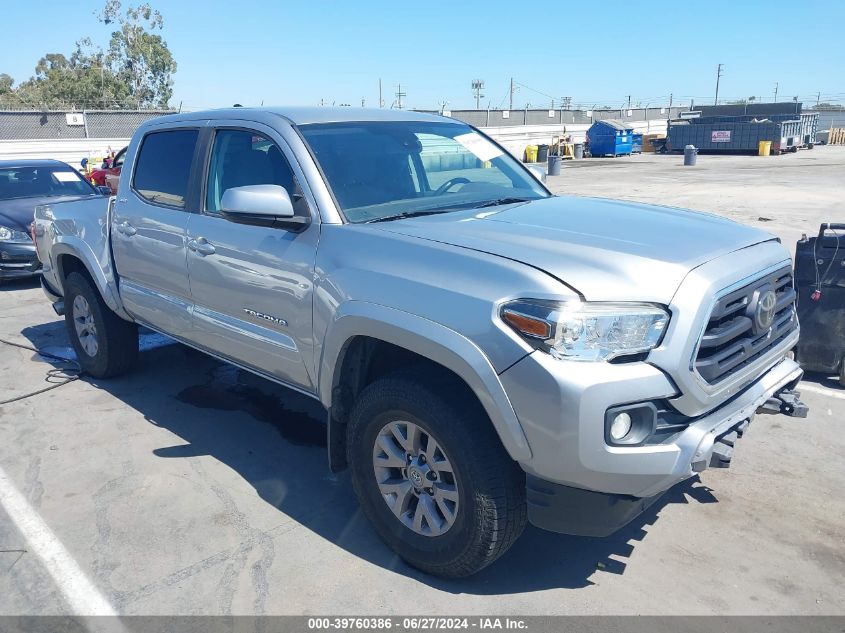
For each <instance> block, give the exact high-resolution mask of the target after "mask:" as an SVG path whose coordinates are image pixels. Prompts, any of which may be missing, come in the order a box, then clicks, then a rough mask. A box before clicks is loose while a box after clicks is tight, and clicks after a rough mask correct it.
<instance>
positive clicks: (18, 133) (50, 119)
mask: <svg viewBox="0 0 845 633" xmlns="http://www.w3.org/2000/svg"><path fill="white" fill-rule="evenodd" d="M165 114H174V111H172V110H89V111H83V112H73V111H69V110H67V111H66V110H62V111H55V110H50V111H42V112H38V111H32V110H30V111H20V110H18V111H8V110H7V111H0V141H15V140H46V139H50V140H53V139H55V140H61V139H112V138H130V137H131V136H132V134H133V133H134V132H135V130H136V128H137V127H138V126H139V125H141V124H142V123H144V122H145V121H148V120H149V119H153V118H155V117H159V116H162V115H165Z"/></svg>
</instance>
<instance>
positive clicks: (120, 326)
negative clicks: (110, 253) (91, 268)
mask: <svg viewBox="0 0 845 633" xmlns="http://www.w3.org/2000/svg"><path fill="white" fill-rule="evenodd" d="M64 286H65V325H66V326H67V332H68V337H69V338H70V342H71V345H73V349H74V351H75V352H76V358H77V360H78V361H79V364H80V365H81V366H82V370H83V372H84V373H85V374H87V375H89V376H93V377H94V378H111V377H112V376H118V375H120V374H123V373H125V372H127V371H129V370H130V369H131V368H132V367H133V366H134V365H135V363H136V361H137V360H138V326H137V325H136V324H134V323H130V322H129V321H125V320H124V319H121V318H120V317H119V316H117V315H116V314H115V313H114V312H112V311H111V309H109V307H108V306H107V305H106V304H105V302H104V301H103V299H102V297H100V293H99V292H98V291H97V290H96V289H95V288H94V285H93V284H92V283H91V281H90V280H89V279H88V278H87V277H85V276H84V275H82V274H80V273H77V272H73V273H70V274H69V275H68V276H67V279H66V280H65V284H64ZM77 297H83V298H84V299H85V301H86V302H87V304H88V306H89V308H90V315H91V318H92V319H93V323H94V327H95V328H96V333H97V350H96V353H94V354H93V355H91V354H90V353H89V352H87V351H85V349H84V347H83V345H82V343H81V341H80V338H79V335H78V333H77V329H76V325H75V323H74V301H75V300H76V298H77Z"/></svg>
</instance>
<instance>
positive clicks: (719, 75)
mask: <svg viewBox="0 0 845 633" xmlns="http://www.w3.org/2000/svg"><path fill="white" fill-rule="evenodd" d="M723 66H724V64H719V65H718V66H717V67H716V98H715V99H714V100H713V105H719V80H720V79H721V78H722V67H723Z"/></svg>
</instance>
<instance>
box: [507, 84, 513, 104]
mask: <svg viewBox="0 0 845 633" xmlns="http://www.w3.org/2000/svg"><path fill="white" fill-rule="evenodd" d="M508 110H513V77H511V91H510V100H509V101H508Z"/></svg>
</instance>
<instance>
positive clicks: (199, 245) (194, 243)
mask: <svg viewBox="0 0 845 633" xmlns="http://www.w3.org/2000/svg"><path fill="white" fill-rule="evenodd" d="M188 249H189V250H192V251H194V252H195V253H198V254H200V255H213V254H214V253H215V252H216V251H217V249H216V248H214V244H212V243H211V242H209V241H208V240H207V239H205V238H204V237H198V238H196V239H193V238H191V239H190V240H188Z"/></svg>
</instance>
